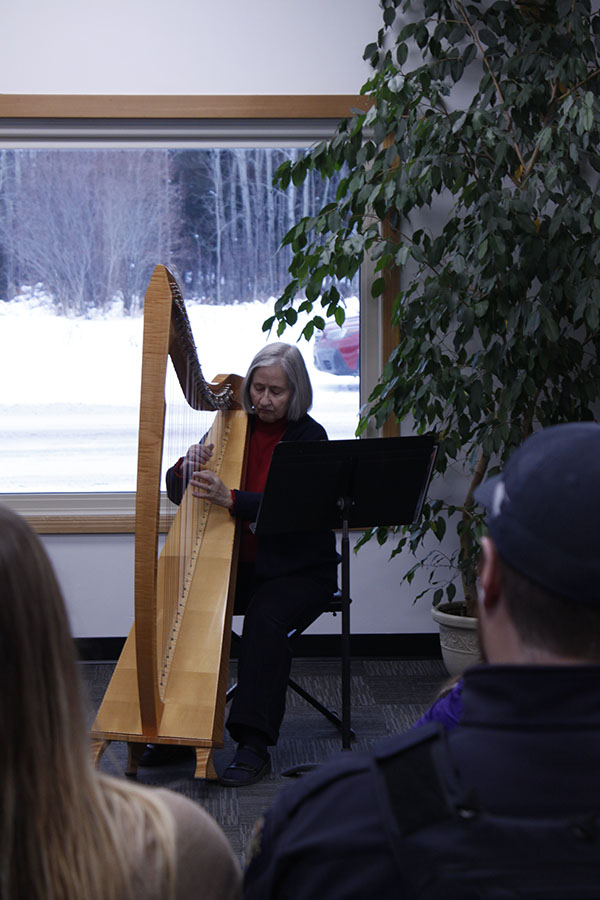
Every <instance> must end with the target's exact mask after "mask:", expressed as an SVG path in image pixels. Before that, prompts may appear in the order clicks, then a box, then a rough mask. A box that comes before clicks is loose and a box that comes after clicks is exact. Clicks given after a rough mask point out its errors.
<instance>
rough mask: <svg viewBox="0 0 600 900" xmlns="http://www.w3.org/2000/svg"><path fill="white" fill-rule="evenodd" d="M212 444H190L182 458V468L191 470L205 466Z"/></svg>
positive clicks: (211, 450) (211, 453) (211, 452)
mask: <svg viewBox="0 0 600 900" xmlns="http://www.w3.org/2000/svg"><path fill="white" fill-rule="evenodd" d="M214 449H215V445H214V444H201V443H200V444H192V446H191V447H190V448H189V450H188V452H187V453H186V454H185V456H184V458H183V468H184V469H187V471H188V472H189V471H190V470H191V471H192V472H193V471H195V470H196V469H199V468H200V466H205V465H206V463H207V462H208V461H209V459H210V458H211V456H212V455H213V450H214Z"/></svg>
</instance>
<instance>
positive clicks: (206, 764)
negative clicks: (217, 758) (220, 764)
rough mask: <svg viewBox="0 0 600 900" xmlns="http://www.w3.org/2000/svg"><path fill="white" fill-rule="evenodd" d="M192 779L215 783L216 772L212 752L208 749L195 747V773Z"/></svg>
mask: <svg viewBox="0 0 600 900" xmlns="http://www.w3.org/2000/svg"><path fill="white" fill-rule="evenodd" d="M194 778H204V779H206V780H207V781H216V780H217V772H216V769H215V766H214V763H213V752H212V750H211V749H210V748H208V747H196V771H195V772H194Z"/></svg>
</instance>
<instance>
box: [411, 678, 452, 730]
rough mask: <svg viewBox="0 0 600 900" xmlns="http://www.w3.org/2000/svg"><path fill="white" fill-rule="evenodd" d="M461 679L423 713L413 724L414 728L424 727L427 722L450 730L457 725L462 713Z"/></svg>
mask: <svg viewBox="0 0 600 900" xmlns="http://www.w3.org/2000/svg"><path fill="white" fill-rule="evenodd" d="M462 688H463V682H462V678H461V680H460V681H457V682H456V684H455V685H454V687H453V688H452V690H450V691H449V692H448V693H447V694H444V696H443V697H440V698H439V699H438V700H436V701H435V703H433V704H432V705H431V706H430V707H429V709H428V710H427V712H425V713H423V715H422V716H421V718H420V719H419V720H418V721H417V722H415V728H416V727H417V726H418V725H425V724H426V723H427V722H439V723H440V725H443V726H444V728H446V729H450V728H454V727H455V726H456V725H458V723H459V721H460V718H461V716H462V712H463V702H462Z"/></svg>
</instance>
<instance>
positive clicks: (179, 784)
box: [81, 659, 447, 863]
mask: <svg viewBox="0 0 600 900" xmlns="http://www.w3.org/2000/svg"><path fill="white" fill-rule="evenodd" d="M113 667H114V665H113V664H112V663H98V662H94V663H81V670H82V675H83V678H84V681H85V684H86V688H87V692H88V696H89V700H90V717H91V718H90V721H91V720H92V719H93V717H94V715H95V711H96V710H97V708H98V706H99V705H100V702H101V700H102V697H103V696H104V691H105V690H106V686H107V684H108V682H109V680H110V676H111V674H112V670H113ZM230 676H231V679H232V680H234V679H235V662H232V663H231V673H230ZM292 676H293V677H294V678H295V679H296V680H297V681H298V682H300V683H301V684H302V686H303V687H305V688H306V689H307V690H308V691H309V692H310V693H311V694H313V695H314V696H316V697H318V698H319V700H321V701H322V702H323V703H324V705H325V706H326V707H328V708H331V709H335V710H337V711H339V709H340V699H339V696H340V666H339V661H337V660H335V659H296V660H294V663H293V669H292ZM446 677H447V675H446V670H445V669H444V666H443V664H442V662H441V660H437V659H432V660H412V659H411V660H381V659H353V660H352V727H353V729H354V731H355V733H356V740H355V741H354V742H353V744H352V747H353V749H367V748H368V747H370V746H371V745H372V744H373V743H374V742H376V741H377V740H379V739H380V738H382V737H385V736H386V735H391V734H394V733H396V732H398V731H404V730H406V729H408V728H410V727H411V725H412V724H413V722H414V721H415V720H416V719H417V718H418V717H419V716H420V715H421V713H422V712H423V711H424V710H425V709H426V708H427V706H428V705H429V704H430V702H431V701H432V699H433V698H434V697H435V694H436V692H437V690H438V688H439V686H440V685H441V684H442V683H443V682H444V680H445V679H446ZM341 748H342V744H341V736H340V733H339V732H338V730H337V729H336V727H335V726H334V725H333V724H331V723H330V722H329V721H328V720H327V719H325V717H324V716H322V715H321V714H320V713H318V712H317V711H316V710H315V709H313V708H312V707H311V706H310V705H309V704H307V703H306V702H305V701H304V700H302V699H301V698H300V697H298V696H297V695H296V694H295V693H293V692H292V691H291V690H288V697H287V711H286V716H285V720H284V723H283V727H282V731H281V736H280V739H279V743H278V744H277V746H276V747H275V748H273V750H272V753H271V759H272V772H271V774H270V775H269V776H268V777H267V778H265V779H264V780H263V781H261V782H259V783H258V784H255V785H251V786H250V787H246V788H233V789H232V788H226V787H223V786H221V785H220V784H218V782H207V781H198V780H195V779H194V777H193V772H194V762H193V760H192V759H191V758H190V760H189V761H187V760H186V761H184V762H181V761H180V762H178V763H172V764H170V765H167V766H162V767H160V768H154V769H148V768H140V769H139V772H138V776H137V778H138V781H139V782H141V783H144V784H149V785H160V786H161V787H169V788H171V789H173V790H176V791H179V792H181V793H182V794H185V795H186V796H188V797H191V798H192V799H193V800H196V801H197V802H199V803H202V805H203V806H204V807H205V808H206V809H207V810H208V812H210V813H211V815H213V816H214V817H215V819H216V820H217V821H218V822H219V823H220V825H221V826H222V828H223V829H224V831H225V833H226V834H227V836H228V838H229V840H230V841H231V844H232V846H233V848H234V851H235V852H236V853H237V854H238V855H239V858H240V860H241V861H242V863H243V861H244V856H245V850H246V846H247V844H248V840H249V838H250V835H251V832H252V827H253V825H254V822H255V821H256V819H257V818H258V817H259V816H260V814H261V813H262V811H263V810H264V809H265V808H266V807H267V806H268V805H269V804H270V803H271V802H272V800H273V799H274V797H275V795H276V794H277V793H278V792H279V791H280V790H281V789H282V788H284V787H285V786H286V785H287V784H289V783H290V780H291V779H290V778H288V777H285V776H283V775H282V774H281V773H282V772H283V771H285V770H286V769H288V768H290V767H293V766H297V765H300V764H303V763H320V762H323V761H324V760H326V759H327V758H329V757H331V756H332V755H333V754H335V753H338V752H341ZM233 749H234V745H233V743H232V742H231V740H230V739H229V736H228V735H226V736H225V747H224V749H222V750H218V751H216V753H215V766H216V769H217V771H222V769H224V768H225V766H226V765H227V763H228V761H229V759H230V757H231V755H232V753H233ZM347 752H348V751H347ZM349 752H352V751H349ZM125 760H126V745H125V744H122V743H113V744H111V745H110V746H109V747H108V749H107V750H106V752H105V754H104V756H103V757H102V761H101V763H100V766H101V769H102V771H105V772H110V773H111V774H116V775H122V774H123V770H124V767H125Z"/></svg>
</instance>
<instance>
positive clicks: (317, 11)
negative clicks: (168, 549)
mask: <svg viewBox="0 0 600 900" xmlns="http://www.w3.org/2000/svg"><path fill="white" fill-rule="evenodd" d="M380 25H381V10H380V8H379V4H378V0H253V2H249V0H229V2H228V3H226V4H219V3H215V2H213V0H193V2H192V0H169V2H160V0H103V2H102V3H100V2H98V0H88V2H84V3H82V2H81V0H56V2H54V3H52V4H47V3H42V2H40V0H20V2H19V3H11V4H6V5H5V9H4V10H3V16H2V29H1V32H0V92H2V93H23V94H27V93H31V94H44V93H47V94H261V93H264V94H337V93H340V94H354V93H358V92H359V90H360V87H361V85H362V84H363V83H364V81H365V80H366V78H367V77H368V75H369V70H368V67H367V66H366V64H365V63H364V62H363V60H362V53H363V49H364V47H365V46H366V44H367V43H369V42H370V41H372V40H373V39H374V38H375V37H376V34H377V30H378V29H379V27H380ZM43 540H44V543H45V545H46V547H47V549H48V551H49V553H50V556H51V559H52V560H53V562H54V565H55V567H56V570H57V573H58V577H59V580H60V582H61V584H62V586H63V589H64V592H65V595H66V598H67V603H68V607H69V612H70V616H71V622H72V626H73V631H74V634H75V635H76V636H78V637H92V636H121V635H124V634H126V633H127V632H128V630H129V628H130V626H131V622H132V619H133V599H132V598H133V539H132V537H131V536H130V535H112V536H105V535H61V536H58V535H56V536H54V535H53V536H45V537H44V538H43ZM388 556H389V550H387V549H381V548H378V547H377V546H376V545H375V544H373V545H372V546H368V547H366V548H364V549H363V550H361V551H360V553H359V555H358V557H354V556H353V558H352V562H351V592H352V597H353V600H354V602H353V605H352V629H353V631H355V632H357V633H358V632H360V633H396V632H408V633H418V632H431V631H435V630H436V627H435V626H434V625H433V623H432V622H431V619H430V615H429V603H428V601H427V600H423V601H421V602H420V603H419V604H418V605H416V606H413V605H412V598H413V596H414V595H415V593H417V592H418V590H419V589H420V584H421V583H420V582H417V583H416V584H415V586H414V587H413V588H412V589H407V588H406V587H404V588H402V589H401V587H400V580H401V576H402V572H403V571H404V569H405V567H406V566H407V565H409V564H410V561H409V562H406V561H405V560H399V559H397V560H395V561H393V562H388ZM338 627H339V626H338V624H337V623H336V622H334V621H333V620H332V619H331V617H327V616H325V617H323V618H322V619H321V620H319V623H318V624H317V625H316V626H315V627H314V628H313V631H321V632H327V631H336V630H338Z"/></svg>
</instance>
